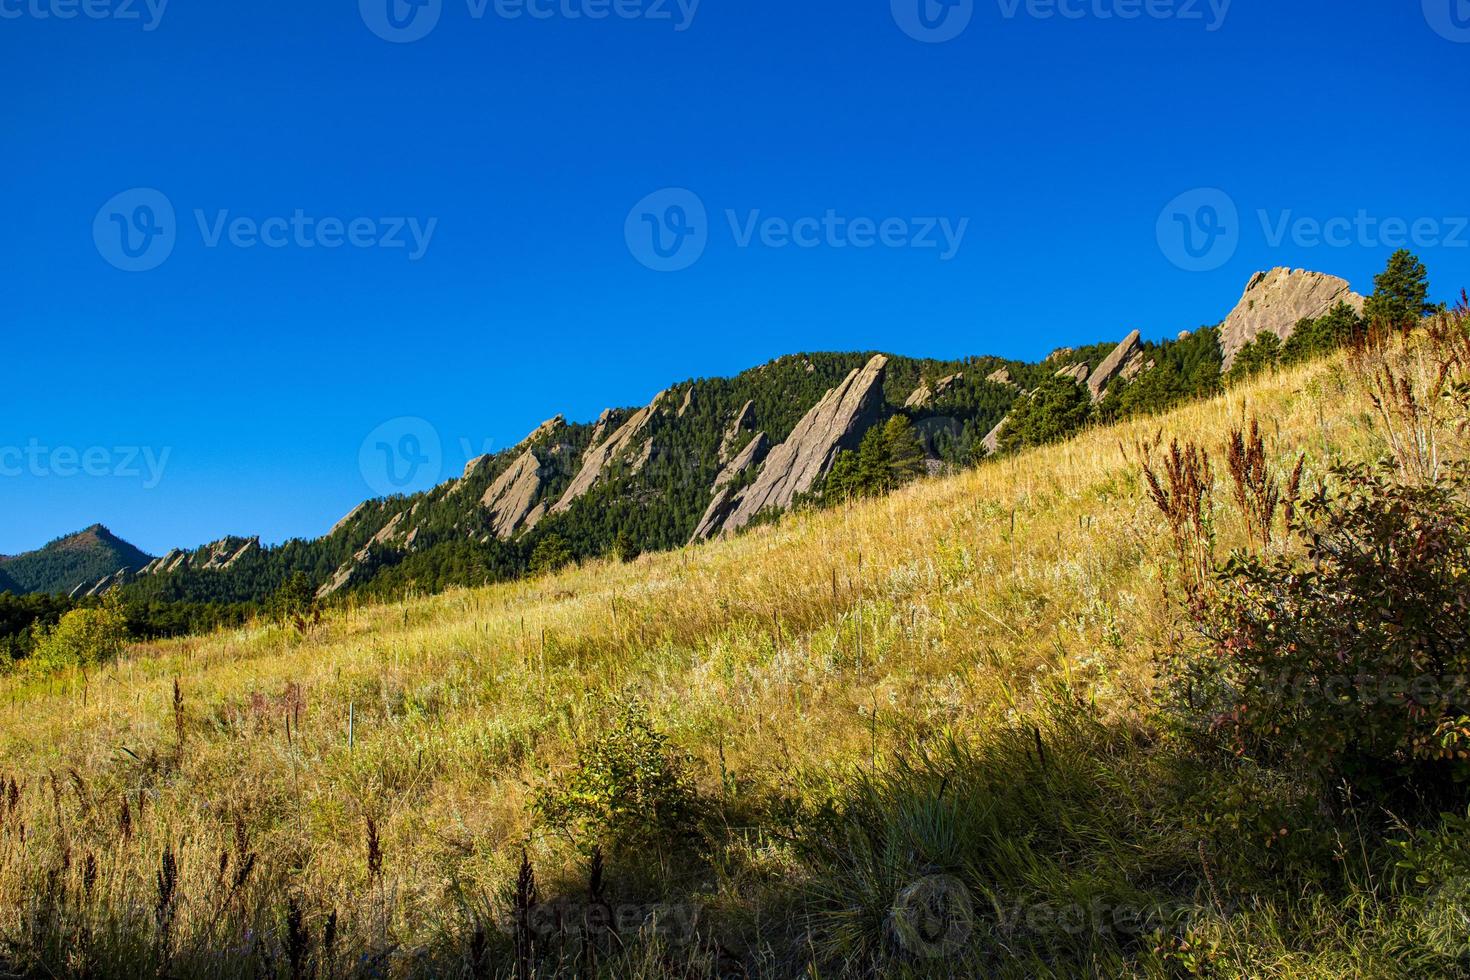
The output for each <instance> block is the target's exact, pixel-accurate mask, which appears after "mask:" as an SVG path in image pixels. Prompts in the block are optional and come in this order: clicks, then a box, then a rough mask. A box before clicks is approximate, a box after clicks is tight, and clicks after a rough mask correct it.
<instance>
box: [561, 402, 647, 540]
mask: <svg viewBox="0 0 1470 980" xmlns="http://www.w3.org/2000/svg"><path fill="white" fill-rule="evenodd" d="M667 394H668V392H667V391H661V392H659V393H658V394H657V395H655V396H654V397H653V401H652V402H650V403H649V404H648V407H647V408H640V409H639V410H638V411H636V412H634V413H633V416H632V418H630V419H628V421H626V422H624V423H623V424H622V425H621V426H620V427H619V428H618V430H617V431H616V432H614V433H613V434H612V435H611V436H608V437H607V439H606V440H604V441H603V442H601V443H600V444H599V443H597V442H596V438H597V437H596V436H594V444H593V445H592V447H591V448H589V449H588V450H587V452H586V454H585V455H584V456H583V457H582V468H581V469H580V470H579V471H578V472H577V476H576V478H575V479H573V480H572V484H571V486H569V487H567V489H566V492H565V493H563V494H562V496H561V499H560V500H558V501H557V502H556V506H554V507H552V508H551V512H552V513H553V514H560V513H562V512H564V511H566V510H568V509H570V508H571V506H572V504H573V503H575V502H576V501H577V498H579V497H581V496H583V495H585V494H586V493H587V491H589V490H591V489H592V488H593V487H595V486H596V485H597V481H598V480H599V479H601V477H602V475H603V471H604V470H606V469H607V468H608V466H609V464H611V463H612V462H613V461H614V460H616V459H617V458H618V457H619V456H621V455H623V453H625V452H627V451H628V450H629V449H630V448H631V447H633V446H635V445H637V446H638V447H639V448H640V449H642V448H643V445H642V440H641V439H640V437H641V436H643V435H644V431H645V430H646V429H647V428H648V426H649V424H650V423H651V422H652V421H653V418H654V414H655V413H656V412H657V411H658V410H659V405H660V403H662V402H663V400H664V397H665V396H666V395H667ZM607 418H608V414H607V413H606V412H604V413H603V417H602V419H599V420H598V425H599V430H601V431H605V430H606V428H607V426H606V420H607ZM644 462H645V463H646V462H647V457H644Z"/></svg>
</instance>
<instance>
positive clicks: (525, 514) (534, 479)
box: [480, 449, 546, 540]
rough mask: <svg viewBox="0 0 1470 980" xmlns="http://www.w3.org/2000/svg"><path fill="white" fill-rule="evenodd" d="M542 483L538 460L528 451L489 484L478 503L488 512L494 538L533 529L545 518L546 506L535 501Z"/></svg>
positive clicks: (542, 472)
mask: <svg viewBox="0 0 1470 980" xmlns="http://www.w3.org/2000/svg"><path fill="white" fill-rule="evenodd" d="M545 482H546V473H545V471H544V470H543V468H542V466H541V461H540V460H539V459H537V458H536V453H535V452H534V451H532V450H530V449H528V450H526V451H525V452H524V453H522V454H521V455H520V457H519V458H517V459H516V461H515V462H514V463H512V464H511V465H510V469H508V470H506V471H505V472H504V473H502V474H500V476H499V477H497V478H496V480H495V482H494V483H492V484H490V488H489V489H488V490H486V491H485V495H484V496H483V497H481V498H480V504H481V506H483V507H484V508H485V509H486V510H487V511H489V513H490V522H491V527H492V528H493V530H494V532H495V536H496V537H498V538H500V539H501V540H508V539H509V538H511V537H512V536H514V535H515V534H516V533H517V532H518V531H521V530H523V529H528V528H533V527H535V526H536V523H537V522H538V521H540V520H541V518H542V517H543V516H545V514H546V505H545V504H542V503H539V502H538V501H539V499H540V496H541V489H542V487H543V486H545Z"/></svg>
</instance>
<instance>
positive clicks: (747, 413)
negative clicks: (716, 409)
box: [720, 401, 755, 466]
mask: <svg viewBox="0 0 1470 980" xmlns="http://www.w3.org/2000/svg"><path fill="white" fill-rule="evenodd" d="M754 426H755V402H753V401H751V402H746V403H745V404H744V405H742V406H741V407H740V411H738V412H736V413H735V417H734V418H733V419H731V420H730V424H729V425H728V426H726V427H725V435H724V437H723V438H721V439H720V465H721V466H724V465H725V464H726V463H728V462H730V456H731V454H732V453H733V452H734V447H735V443H737V442H739V441H740V435H741V433H743V432H745V431H747V430H748V429H751V428H753V427H754Z"/></svg>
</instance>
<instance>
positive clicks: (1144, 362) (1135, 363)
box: [1118, 351, 1156, 381]
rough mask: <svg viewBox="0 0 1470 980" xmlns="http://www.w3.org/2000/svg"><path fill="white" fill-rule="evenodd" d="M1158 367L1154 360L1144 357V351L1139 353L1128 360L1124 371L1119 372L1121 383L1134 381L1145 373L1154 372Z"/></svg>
mask: <svg viewBox="0 0 1470 980" xmlns="http://www.w3.org/2000/svg"><path fill="white" fill-rule="evenodd" d="M1155 366H1156V364H1155V362H1154V359H1153V358H1151V357H1148V358H1146V357H1144V356H1143V351H1137V352H1136V353H1134V355H1133V356H1132V357H1130V358H1128V363H1127V364H1124V365H1123V370H1121V371H1119V372H1118V380H1119V381H1132V380H1133V379H1134V378H1136V377H1138V376H1139V375H1140V374H1142V373H1143V372H1145V371H1152V370H1153V369H1154V367H1155Z"/></svg>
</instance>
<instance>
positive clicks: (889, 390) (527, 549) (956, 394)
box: [0, 268, 1361, 603]
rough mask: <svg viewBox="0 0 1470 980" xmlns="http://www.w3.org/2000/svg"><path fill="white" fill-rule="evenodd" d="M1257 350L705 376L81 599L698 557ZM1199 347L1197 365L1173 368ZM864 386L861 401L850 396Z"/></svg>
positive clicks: (413, 580)
mask: <svg viewBox="0 0 1470 980" xmlns="http://www.w3.org/2000/svg"><path fill="white" fill-rule="evenodd" d="M1262 281H1269V282H1270V283H1272V285H1273V288H1274V289H1275V290H1276V291H1277V292H1278V293H1282V294H1284V296H1285V297H1286V299H1285V301H1282V302H1278V303H1273V304H1272V305H1270V306H1269V307H1268V308H1265V309H1261V310H1256V309H1254V308H1251V309H1249V310H1248V311H1247V312H1248V314H1249V316H1248V317H1243V315H1242V312H1241V307H1242V305H1247V304H1249V300H1250V298H1251V289H1252V287H1253V286H1256V285H1257V284H1258V283H1260V282H1262ZM1323 282H1330V283H1332V284H1333V291H1334V292H1335V293H1340V294H1344V295H1350V296H1351V297H1352V298H1353V299H1359V298H1358V297H1357V296H1356V294H1352V293H1350V291H1348V290H1347V284H1346V283H1345V282H1344V281H1342V280H1337V279H1335V278H1334V277H1329V276H1325V275H1323V274H1321V273H1311V272H1305V271H1303V270H1291V269H1284V268H1283V269H1275V270H1271V271H1269V272H1261V273H1257V274H1256V275H1254V276H1253V277H1251V280H1250V282H1249V283H1248V285H1247V289H1246V295H1245V298H1243V299H1242V301H1241V304H1238V305H1237V308H1236V309H1235V310H1233V311H1231V312H1230V313H1228V314H1227V315H1226V317H1225V318H1224V319H1222V320H1219V321H1217V323H1220V324H1224V323H1227V322H1238V321H1240V320H1242V319H1248V330H1247V331H1246V332H1248V333H1249V334H1250V336H1251V337H1254V336H1257V335H1259V334H1260V333H1262V332H1265V331H1272V332H1275V333H1276V334H1277V335H1278V336H1279V337H1280V338H1281V339H1283V340H1285V339H1287V338H1289V337H1290V336H1291V333H1292V330H1293V328H1294V327H1295V326H1296V319H1295V317H1296V315H1297V313H1299V312H1300V310H1299V309H1298V307H1299V306H1300V305H1301V304H1299V303H1295V302H1294V301H1292V296H1294V295H1295V294H1296V293H1298V292H1300V293H1303V294H1310V295H1313V296H1314V295H1316V293H1315V292H1314V290H1316V291H1320V290H1321V288H1322V287H1321V284H1322V283H1323ZM1338 283H1340V284H1341V287H1340V288H1339V287H1337V286H1336V284H1338ZM1356 305H1359V306H1360V305H1361V303H1360V302H1358V303H1357V304H1356ZM1232 318H1234V320H1233V321H1232ZM1243 336H1244V334H1243V333H1242V331H1241V330H1236V331H1234V333H1233V334H1232V337H1231V346H1233V347H1234V348H1235V350H1229V351H1227V350H1225V349H1224V346H1225V345H1224V343H1223V336H1222V332H1221V328H1220V327H1218V326H1215V327H1201V328H1199V329H1198V330H1194V331H1188V330H1186V331H1183V332H1181V333H1179V334H1178V335H1177V336H1176V337H1175V339H1173V340H1164V341H1160V342H1145V341H1142V340H1141V338H1140V336H1139V332H1138V331H1137V330H1133V331H1131V332H1128V334H1127V336H1125V337H1124V338H1123V339H1122V340H1121V342H1120V341H1117V340H1114V341H1107V342H1103V343H1098V344H1094V345H1091V346H1088V347H1084V348H1080V349H1075V350H1074V349H1071V348H1062V349H1060V350H1057V351H1053V352H1052V353H1051V354H1050V355H1048V356H1047V357H1046V358H1044V359H1043V360H1041V361H1039V362H1036V363H1029V362H1025V361H1018V360H1012V359H1006V358H1001V357H996V356H972V357H967V358H961V359H952V360H939V359H932V358H914V357H905V356H902V355H896V354H889V353H882V352H876V351H862V352H814V353H798V354H790V355H785V356H783V357H778V358H776V359H774V360H772V361H768V362H766V363H765V364H761V365H758V366H756V367H753V368H750V369H748V370H746V371H743V372H741V373H740V374H737V375H735V376H733V377H729V378H698V379H686V380H685V381H681V382H678V383H676V384H674V385H671V386H669V387H668V388H666V389H664V390H663V391H661V392H659V393H658V394H657V395H655V396H654V397H653V398H652V399H651V400H650V402H649V403H648V404H647V405H645V406H641V407H625V408H608V409H606V410H605V411H604V412H602V414H601V415H600V416H599V417H598V419H597V420H596V421H595V422H568V421H567V420H566V418H565V417H564V416H562V415H555V416H553V417H552V418H550V419H548V420H547V421H546V422H544V423H542V424H541V425H539V426H537V427H536V428H535V429H534V430H533V431H532V432H531V433H530V434H529V435H528V436H527V437H526V438H525V439H524V440H522V442H520V443H519V444H517V445H516V446H513V447H510V448H508V449H506V450H503V451H501V452H498V453H493V454H489V455H485V456H480V457H476V458H475V459H472V460H470V461H468V463H467V464H466V466H465V468H464V472H463V474H462V475H461V476H459V477H456V478H452V479H449V480H447V481H445V482H443V483H440V484H439V485H437V486H435V487H433V488H430V489H428V490H425V491H421V492H418V493H414V494H410V495H400V496H393V497H382V498H374V499H370V500H365V501H362V502H361V503H359V504H358V505H356V506H355V507H354V508H352V510H351V511H350V512H349V513H347V514H346V515H345V516H344V517H343V518H342V519H340V520H339V521H338V522H337V523H336V524H335V525H333V527H332V528H331V529H330V530H328V531H327V532H326V533H325V534H323V535H321V536H320V537H316V538H306V539H293V540H291V541H287V542H284V543H282V544H279V545H274V546H269V547H262V546H261V545H260V542H259V540H258V539H255V538H248V539H247V538H238V537H229V538H223V539H221V540H219V541H216V542H212V543H211V544H208V545H204V546H201V547H199V548H196V549H194V550H192V551H188V550H184V549H172V550H171V551H169V552H168V553H167V554H166V555H164V556H163V557H161V558H158V559H147V556H143V557H144V558H145V559H147V560H145V561H143V562H141V563H138V562H133V563H121V564H119V565H117V566H116V567H114V568H112V569H110V570H100V571H99V574H98V576H97V577H96V578H94V579H92V580H91V581H90V582H79V583H73V585H74V586H75V588H74V589H73V592H72V594H73V595H74V596H83V595H99V594H101V593H103V592H105V591H108V590H109V589H111V588H113V587H116V586H126V587H128V588H129V589H131V590H132V591H133V592H134V593H135V594H136V595H137V596H138V597H139V598H140V599H143V600H146V601H162V602H168V601H188V602H225V603H255V602H260V601H262V600H263V599H264V598H265V597H267V596H268V595H270V594H271V593H273V592H274V591H276V590H277V589H279V588H280V587H281V586H282V585H283V584H284V583H285V581H286V579H287V578H289V577H291V576H292V575H295V574H297V573H300V574H303V575H305V576H306V578H307V579H308V580H309V582H310V583H311V585H312V587H313V588H314V589H315V590H316V591H317V594H318V596H319V597H321V598H326V597H329V596H332V595H335V594H337V593H339V592H343V591H357V590H362V589H367V590H369V591H372V592H374V593H379V594H389V593H390V592H392V591H393V590H402V589H405V588H428V589H431V590H432V589H436V588H439V587H442V586H444V585H447V584H479V583H481V582H486V581H491V580H497V579H500V578H504V577H508V576H514V575H516V574H519V573H520V572H523V571H524V570H525V569H527V568H528V567H533V566H534V565H535V564H536V562H537V561H538V558H537V549H538V547H541V546H543V545H545V546H546V547H545V548H544V549H543V551H544V552H546V553H554V554H556V555H558V556H563V557H570V558H573V559H576V558H582V557H590V556H593V555H598V554H603V553H606V552H607V551H609V550H610V549H612V548H613V547H614V546H615V545H616V546H617V547H618V548H619V550H626V549H628V548H631V550H632V551H634V552H636V551H652V550H665V549H669V548H675V547H680V546H682V545H684V544H686V543H690V542H695V541H699V540H704V539H707V538H711V537H715V536H723V535H727V534H730V533H734V532H735V531H737V530H739V529H740V528H742V527H744V526H746V525H748V524H750V523H752V522H754V521H758V520H760V519H762V518H763V517H764V516H765V515H767V514H772V513H780V512H783V511H786V510H789V509H791V508H792V507H794V506H797V505H799V504H800V503H801V502H802V501H803V500H806V499H808V498H810V497H811V496H813V495H815V494H818V493H819V492H820V491H821V488H822V486H823V484H824V481H825V480H826V478H827V477H828V475H829V473H830V472H831V470H832V468H833V466H834V464H835V462H836V459H837V457H838V456H839V455H840V454H841V453H843V452H855V450H856V449H857V447H858V443H859V442H860V441H861V440H862V439H863V437H864V436H865V435H866V434H867V433H868V432H869V431H870V430H872V429H873V428H874V426H875V425H879V424H881V423H883V422H885V421H886V420H888V419H891V418H893V417H895V416H900V415H901V416H904V417H905V418H906V419H907V420H908V421H909V422H910V423H912V425H913V430H914V431H915V432H916V433H917V438H918V439H919V442H920V444H921V447H922V452H923V456H924V459H925V467H926V468H927V469H928V471H929V472H931V473H934V472H941V471H944V470H952V469H954V468H956V467H959V466H964V465H968V464H969V463H971V462H973V461H975V460H977V459H980V458H983V457H984V456H985V455H989V454H990V453H992V452H996V451H1000V450H1002V448H1003V447H1002V445H1001V443H1002V433H1004V432H1005V431H1006V427H1007V425H1008V422H1009V421H1010V419H1011V418H1012V414H1013V411H1012V410H1013V409H1014V408H1016V407H1017V406H1018V405H1019V406H1021V407H1023V408H1024V407H1027V406H1028V403H1029V402H1030V400H1031V396H1032V394H1033V393H1035V392H1038V391H1040V390H1042V389H1043V388H1048V387H1052V386H1055V385H1058V384H1060V385H1063V386H1064V387H1065V386H1067V385H1075V386H1076V387H1077V388H1078V389H1079V390H1080V400H1081V402H1083V403H1086V404H1090V405H1092V406H1093V408H1092V409H1087V408H1085V407H1084V408H1083V411H1084V413H1086V412H1091V411H1096V412H1099V413H1101V412H1107V411H1116V410H1117V408H1116V406H1117V405H1118V404H1119V402H1120V399H1119V397H1118V395H1119V393H1120V392H1125V393H1126V392H1127V391H1130V390H1132V389H1135V388H1138V389H1140V390H1142V389H1144V388H1149V387H1155V388H1159V389H1161V390H1165V389H1170V384H1168V383H1165V382H1161V381H1160V380H1159V378H1158V375H1159V373H1160V372H1161V371H1164V370H1166V369H1168V368H1169V365H1170V364H1171V363H1172V362H1175V361H1179V360H1181V358H1184V359H1188V358H1195V359H1196V360H1198V359H1199V358H1203V359H1204V361H1205V364H1204V367H1203V368H1201V369H1200V370H1201V371H1202V372H1203V373H1202V374H1201V375H1200V376H1201V377H1204V378H1206V380H1207V387H1206V388H1205V389H1202V390H1201V392H1194V391H1190V390H1188V389H1187V386H1184V385H1183V382H1179V383H1175V384H1173V388H1177V389H1180V390H1182V391H1183V395H1182V396H1181V395H1180V394H1179V393H1178V392H1175V393H1174V394H1173V395H1171V396H1170V397H1173V398H1174V400H1178V399H1179V397H1189V396H1192V395H1193V394H1199V393H1202V392H1205V391H1208V390H1212V389H1211V388H1209V387H1208V386H1209V385H1217V384H1218V383H1219V381H1218V379H1219V378H1220V376H1221V375H1222V373H1223V371H1224V368H1225V364H1226V360H1227V357H1228V356H1229V355H1230V354H1232V353H1235V352H1236V351H1237V350H1238V349H1239V346H1240V344H1241V343H1242V338H1243ZM1186 347H1188V348H1189V349H1190V351H1191V353H1189V354H1187V355H1178V356H1171V353H1170V352H1171V350H1172V349H1174V348H1178V349H1181V350H1183V349H1184V348H1186ZM859 376H861V377H862V381H861V383H860V384H859V383H858V382H857V381H856V379H858V378H859ZM1208 379H1214V380H1213V381H1210V380H1208ZM1168 380H1169V379H1165V381H1168ZM1191 383H1193V384H1195V385H1196V386H1198V384H1200V382H1199V381H1198V380H1195V381H1193V382H1191ZM855 384H856V385H857V388H858V389H859V390H858V391H856V392H855V393H854V392H850V391H848V390H847V389H848V388H849V387H851V386H853V385H855ZM849 395H851V396H852V397H850V398H849V397H848V396H849ZM1122 401H1124V402H1126V401H1127V399H1126V398H1125V399H1122ZM849 402H850V404H849ZM824 406H825V407H824ZM1014 438H1015V433H1011V434H1009V435H1006V436H1005V439H1006V440H1009V441H1012V442H1013V441H1014ZM552 542H554V543H555V547H552V546H551V543H552ZM129 547H131V546H129ZM139 554H141V553H139ZM6 567H8V563H5V564H3V565H0V574H5V568H6ZM21 584H24V583H21ZM4 588H5V584H4V580H3V579H0V591H3V590H4Z"/></svg>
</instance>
